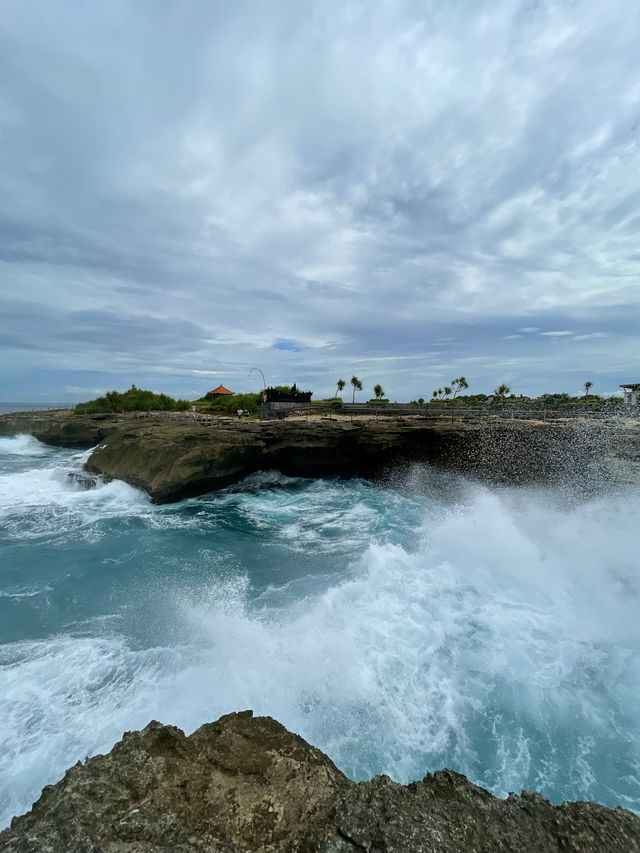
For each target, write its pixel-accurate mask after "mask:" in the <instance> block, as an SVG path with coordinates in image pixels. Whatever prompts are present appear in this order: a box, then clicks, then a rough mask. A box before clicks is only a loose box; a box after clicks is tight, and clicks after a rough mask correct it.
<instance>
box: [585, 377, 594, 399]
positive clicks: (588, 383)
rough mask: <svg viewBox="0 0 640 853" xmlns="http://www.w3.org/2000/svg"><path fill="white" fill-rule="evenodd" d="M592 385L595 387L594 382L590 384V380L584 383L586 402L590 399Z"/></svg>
mask: <svg viewBox="0 0 640 853" xmlns="http://www.w3.org/2000/svg"><path fill="white" fill-rule="evenodd" d="M592 385H593V382H590V381H589V380H588V379H587V381H586V382H585V383H584V398H585V400H588V399H589V388H591V386H592Z"/></svg>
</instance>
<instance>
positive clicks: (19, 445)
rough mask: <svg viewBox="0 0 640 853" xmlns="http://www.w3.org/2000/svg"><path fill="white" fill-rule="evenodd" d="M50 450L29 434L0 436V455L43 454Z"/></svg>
mask: <svg viewBox="0 0 640 853" xmlns="http://www.w3.org/2000/svg"><path fill="white" fill-rule="evenodd" d="M48 451H50V448H48V447H47V446H46V445H45V444H43V443H42V442H41V441H38V439H37V438H33V436H31V435H23V434H20V435H14V436H10V437H6V436H2V437H0V457H2V456H44V455H46V454H47V452H48Z"/></svg>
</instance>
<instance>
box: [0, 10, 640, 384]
mask: <svg viewBox="0 0 640 853" xmlns="http://www.w3.org/2000/svg"><path fill="white" fill-rule="evenodd" d="M5 7H6V12H5V14H4V15H3V19H2V21H1V22H0V79H2V80H3V83H4V87H3V90H2V93H1V94H0V146H2V147H1V156H2V159H3V164H6V168H3V169H2V172H1V173H0V257H1V258H2V262H3V263H2V266H1V267H0V276H1V277H0V283H1V286H2V288H3V293H4V292H5V291H6V292H7V293H16V292H20V293H21V294H22V298H23V299H24V300H25V303H26V304H25V306H23V308H21V312H23V313H20V312H19V313H20V316H19V317H18V318H16V320H15V322H14V323H13V324H7V327H8V330H9V331H8V332H7V334H6V335H3V340H2V341H1V342H0V345H2V346H3V347H4V351H5V353H8V355H7V356H6V357H9V358H10V357H11V352H12V351H13V350H12V348H14V347H16V348H22V351H25V350H26V349H28V348H36V349H37V348H38V347H42V351H43V352H47V353H48V357H49V358H50V359H51V360H52V366H55V364H58V365H59V369H60V382H61V384H64V385H69V386H70V385H78V386H80V387H85V385H84V384H82V385H81V383H80V382H76V381H73V382H72V381H71V380H69V381H67V379H65V376H66V375H67V373H68V369H69V368H68V364H69V359H70V358H71V354H73V353H77V352H79V351H80V350H81V347H82V346H85V345H86V346H87V347H90V348H91V349H92V352H95V354H96V359H99V356H100V353H103V354H104V356H105V358H106V357H108V356H109V354H111V353H116V352H119V351H122V352H123V353H126V354H127V358H129V359H130V363H131V365H132V367H135V365H136V364H138V365H139V369H140V371H141V372H143V371H144V370H145V369H146V363H145V359H146V357H147V354H148V353H152V354H154V356H155V354H156V353H162V354H163V356H164V357H165V360H166V363H167V369H172V370H175V371H184V374H183V375H185V376H187V375H188V371H189V369H190V367H189V365H190V364H192V365H197V366H198V367H200V366H201V365H202V364H203V363H207V364H210V365H212V367H213V368H214V369H218V368H219V369H222V370H228V371H231V370H234V369H236V368H235V367H234V365H238V364H242V362H243V361H244V360H245V359H246V360H249V359H253V358H254V357H255V355H254V354H255V353H256V351H257V352H258V353H260V354H261V357H263V358H264V359H265V365H267V366H268V367H269V369H270V370H271V369H272V370H273V371H274V373H277V372H278V371H283V372H285V373H286V372H287V371H289V370H290V369H291V366H292V364H293V363H294V362H293V361H292V360H293V359H297V362H296V363H297V364H299V365H300V366H301V369H303V370H306V371H308V376H309V380H310V381H314V382H316V383H320V384H321V383H322V382H324V381H325V379H324V375H325V373H330V372H332V371H335V369H337V368H338V367H339V365H340V363H341V360H342V361H344V362H346V363H347V364H348V363H349V361H350V360H355V359H360V361H361V363H362V362H363V360H366V359H367V358H370V359H371V363H372V364H376V365H380V364H383V363H384V362H383V361H382V360H383V359H389V358H394V357H395V356H401V357H403V358H406V359H411V358H413V360H414V361H416V362H419V360H420V358H422V357H424V359H425V360H428V361H429V367H428V369H429V370H438V369H439V368H438V363H442V364H443V365H444V366H443V368H442V369H443V370H446V371H448V370H449V369H450V368H449V365H451V369H452V370H453V369H454V368H455V365H456V364H464V363H465V362H463V361H462V360H463V359H480V360H482V359H483V358H484V359H489V360H491V359H493V360H494V361H497V360H498V359H500V358H501V357H502V358H504V360H505V361H506V360H508V359H509V358H510V357H511V350H512V348H516V347H517V348H519V350H518V351H519V352H520V353H521V356H520V359H521V361H520V367H519V368H518V369H521V370H522V371H523V376H524V375H526V376H527V377H528V379H527V381H530V382H542V381H547V382H556V381H559V377H558V370H557V366H556V367H555V368H554V369H550V368H549V366H548V362H547V361H546V360H545V359H546V358H547V356H546V355H545V354H544V353H543V350H542V347H543V344H544V339H541V335H540V334H536V333H537V332H541V333H542V336H543V337H544V336H546V337H547V338H560V337H561V336H559V335H557V334H553V333H554V330H556V329H559V330H569V329H571V330H574V335H573V336H572V337H573V339H574V341H573V345H574V346H575V347H580V348H581V353H582V355H583V357H584V353H585V352H586V351H587V350H588V348H590V347H591V348H592V349H591V350H589V351H590V352H592V353H593V354H594V360H595V355H596V354H597V358H598V360H599V363H601V364H604V363H605V361H607V359H608V362H607V363H609V362H611V363H613V362H615V361H616V360H618V361H619V359H620V355H619V349H618V347H619V346H620V343H621V341H623V340H629V337H628V336H629V335H630V334H632V333H631V329H632V328H633V326H634V323H635V325H636V327H637V322H638V315H639V313H640V293H639V292H638V289H637V287H636V286H635V282H636V281H637V277H638V274H639V273H640V258H639V256H638V252H637V230H638V229H637V225H638V217H637V215H636V214H635V208H636V207H637V204H636V202H637V198H638V197H639V196H640V184H639V181H640V179H638V177H637V176H638V175H639V174H640V152H639V150H638V148H637V146H636V145H635V139H636V134H637V128H638V126H640V122H639V115H638V114H639V111H640V82H639V80H638V78H637V73H636V70H635V69H636V64H637V59H636V53H637V38H638V35H640V12H639V11H638V10H636V9H635V7H632V6H630V5H629V4H626V3H623V2H622V0H612V2H611V3H608V4H606V6H603V5H602V4H600V3H597V2H595V0H580V2H578V3H577V4H574V5H573V6H571V5H567V4H561V3H559V2H552V0H546V1H545V2H541V3H537V4H530V3H525V2H518V0H500V2H498V0H494V2H489V1H488V0H487V2H484V3H480V4H477V5H476V6H474V7H473V9H471V8H468V9H465V10H464V13H462V12H460V11H459V10H458V9H457V7H456V6H455V4H450V5H448V6H443V7H442V8H440V9H439V11H438V13H437V14H435V13H434V12H433V10H431V11H429V12H427V11H426V7H425V6H424V4H422V3H418V2H411V0H407V2H403V3H399V4H392V5H391V6H380V7H376V9H375V10H371V9H365V8H364V7H357V6H351V5H349V4H347V6H345V5H344V4H339V3H337V2H336V3H333V2H328V3H326V4H316V5H312V6H311V7H308V6H305V5H304V4H296V3H293V2H283V3H278V4H276V5H275V6H273V5H271V6H269V7H268V8H267V7H266V6H265V7H260V6H256V5H255V4H252V3H245V2H239V3H236V4H234V5H233V7H231V6H225V5H224V4H215V3H208V2H204V1H203V2H199V0H194V2H193V3H190V4H184V3H179V2H170V0H164V2H161V3H155V2H150V0H140V2H138V3H132V2H126V0H114V3H113V4H109V6H108V7H107V6H93V7H89V8H88V9H87V10H86V12H85V14H83V15H79V14H78V13H77V9H76V7H75V5H74V4H72V3H70V2H66V0H63V2H62V3H58V4H56V5H55V7H54V6H53V5H52V4H50V3H48V2H45V0H40V2H38V1H37V0H34V3H33V4H28V6H27V5H25V4H23V3H20V2H18V0H8V2H7V3H6V4H5ZM489 19H490V20H491V21H492V23H491V24H490V25H489V26H487V23H486V22H487V20H489ZM621 23H622V24H623V25H622V26H621ZM54 326H55V328H53V327H54ZM449 332H451V333H452V335H453V337H455V339H456V340H455V342H454V343H453V346H450V347H448V349H449V350H450V355H449V356H448V361H446V362H445V361H444V359H441V361H440V362H438V359H440V356H439V355H436V348H437V347H436V344H435V342H434V341H435V340H436V339H440V338H442V337H443V335H445V336H446V335H447V333H449ZM517 334H521V335H523V336H524V337H523V338H517V337H516V335H517ZM602 335H607V337H602ZM567 337H568V336H567ZM274 341H284V342H296V346H297V345H298V343H299V345H300V348H301V349H302V348H303V347H307V348H308V349H305V350H304V352H293V351H292V350H291V349H286V348H282V347H279V348H278V347H275V348H274V346H273V343H274ZM547 344H549V341H548V340H547ZM439 346H440V347H442V344H440V345H439ZM562 346H563V343H562V341H561V340H558V341H557V347H554V348H555V349H556V350H557V349H558V347H562ZM529 347H530V348H531V350H530V353H529V352H528V351H527V354H526V356H525V354H524V350H525V349H526V348H529ZM596 348H597V349H596ZM603 351H606V352H605V354H604V356H603ZM606 353H608V355H606ZM525 357H526V358H529V357H530V358H532V359H534V361H535V359H536V358H537V359H538V362H537V363H538V365H539V368H540V371H544V370H547V371H548V372H547V374H546V377H547V378H546V379H544V377H541V376H539V375H538V376H536V375H535V370H534V369H530V368H529V367H528V366H527V365H526V364H525V363H524V362H523V361H522V359H523V358H525ZM14 358H16V359H18V358H19V356H18V355H17V349H16V350H15V351H14ZM56 358H57V359H58V361H56ZM374 359H380V360H381V361H374ZM456 359H458V361H456ZM407 363H408V364H410V363H411V362H410V360H409V361H408V362H407ZM466 363H468V364H473V363H475V364H476V365H478V368H477V370H478V376H477V381H480V382H481V381H491V380H489V379H487V378H486V377H487V376H488V375H490V374H491V366H490V364H489V363H487V366H486V367H482V366H481V365H482V364H483V363H484V362H482V361H476V362H466ZM237 369H238V370H239V371H240V372H242V371H244V365H242V367H238V368H237ZM376 369H378V368H376ZM397 369H398V375H400V372H399V371H400V368H397ZM425 369H426V368H425ZM512 369H513V370H516V369H517V368H516V366H515V364H514V365H512ZM576 369H577V368H576ZM638 369H640V365H639V367H638ZM403 370H404V368H403ZM483 370H484V371H485V372H484V374H483V373H482V371H483ZM540 371H539V372H540ZM457 372H459V371H457ZM388 376H389V378H392V374H391V373H389V374H388ZM402 376H403V380H402V381H403V388H404V389H405V390H406V394H407V396H409V395H411V394H414V395H415V389H416V388H417V386H418V385H419V384H420V382H421V377H420V371H419V369H418V368H416V370H415V372H414V374H413V375H412V374H411V372H410V371H409V370H408V372H403V373H402ZM381 378H382V380H383V384H385V383H386V384H385V387H386V385H387V384H388V382H387V379H385V378H384V377H381ZM91 381H92V382H94V380H93V379H92V380H91ZM85 384H86V383H85ZM327 384H328V385H330V383H327ZM92 387H93V385H92ZM328 390H329V389H328ZM399 393H400V392H399ZM0 396H2V393H1V390H0Z"/></svg>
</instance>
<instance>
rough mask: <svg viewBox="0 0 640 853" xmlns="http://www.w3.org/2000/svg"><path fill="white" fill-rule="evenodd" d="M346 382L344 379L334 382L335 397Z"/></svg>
mask: <svg viewBox="0 0 640 853" xmlns="http://www.w3.org/2000/svg"><path fill="white" fill-rule="evenodd" d="M346 384H347V383H346V382H345V381H344V379H338V381H337V382H336V397H338V396H339V395H340V393H341V391H342V389H343V388H344V386H345V385H346Z"/></svg>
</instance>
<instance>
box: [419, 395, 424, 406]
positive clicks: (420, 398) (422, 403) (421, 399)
mask: <svg viewBox="0 0 640 853" xmlns="http://www.w3.org/2000/svg"><path fill="white" fill-rule="evenodd" d="M418 405H419V406H424V397H418Z"/></svg>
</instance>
